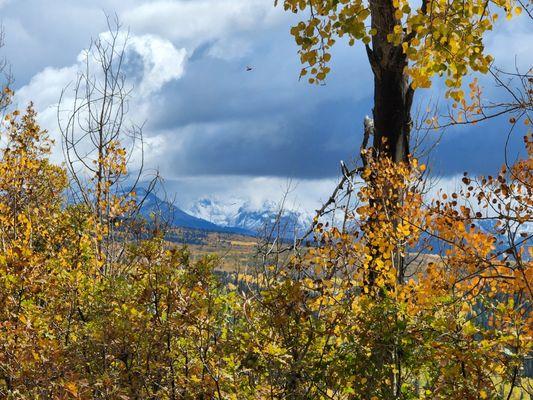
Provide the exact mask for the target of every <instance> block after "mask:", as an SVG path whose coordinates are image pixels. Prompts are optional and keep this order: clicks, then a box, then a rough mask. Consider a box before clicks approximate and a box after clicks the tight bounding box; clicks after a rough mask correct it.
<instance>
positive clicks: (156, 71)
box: [15, 33, 187, 161]
mask: <svg viewBox="0 0 533 400" xmlns="http://www.w3.org/2000/svg"><path fill="white" fill-rule="evenodd" d="M108 36H109V34H108V33H102V34H101V35H100V38H101V39H102V40H105V39H106V38H107V37H108ZM125 38H126V33H122V34H121V35H120V36H119V40H124V39H125ZM87 51H88V50H83V51H81V52H80V53H79V55H78V57H77V60H76V62H75V63H74V64H72V65H70V66H67V67H63V68H53V67H47V68H45V69H43V70H42V71H41V72H39V73H37V74H36V75H34V76H33V77H32V78H31V80H30V81H29V82H28V84H26V85H24V86H23V87H21V88H20V89H18V90H17V92H16V95H15V104H16V105H17V107H19V108H23V107H26V105H27V104H28V103H29V102H30V101H31V102H33V103H34V105H35V108H36V110H37V111H38V119H39V123H40V124H41V126H42V127H43V128H46V129H48V130H49V131H50V133H51V137H52V138H53V139H55V141H56V144H58V143H59V142H60V136H59V129H58V126H57V105H58V101H59V97H60V94H61V93H62V91H63V90H65V92H64V97H63V102H62V115H65V116H66V115H68V114H69V112H70V111H69V109H68V108H69V107H70V105H71V104H73V100H74V98H73V96H74V91H73V86H74V83H75V81H76V79H77V77H78V76H79V74H80V73H82V72H85V67H86V66H85V60H86V57H87ZM125 52H126V54H127V55H135V56H137V57H139V59H140V60H141V65H134V66H132V68H139V69H140V71H133V72H134V75H138V78H139V79H138V80H137V82H134V81H133V80H132V79H131V78H130V79H129V80H128V81H127V85H129V86H131V87H132V88H133V91H132V93H131V99H130V104H129V106H130V109H131V112H130V114H129V115H128V117H129V118H131V120H132V122H135V123H137V124H142V123H143V122H144V121H145V120H146V118H147V117H148V113H149V111H150V107H151V106H152V103H153V102H154V101H155V98H156V97H157V93H158V92H159V91H160V90H161V89H162V88H163V86H164V85H166V84H167V83H169V82H171V81H173V80H176V79H179V78H181V77H182V76H183V74H184V71H185V64H186V60H187V52H186V51H185V49H177V48H175V47H174V45H173V44H172V43H171V42H170V41H168V40H166V39H162V38H160V37H158V36H155V35H141V36H135V35H133V36H130V37H129V39H128V42H127V46H126V49H125ZM89 61H90V62H92V63H96V61H95V59H94V57H92V56H91V54H89ZM126 63H127V58H126ZM125 67H128V66H127V65H126V66H125ZM92 72H94V73H95V75H96V76H98V74H99V73H100V72H101V71H100V69H99V67H98V65H96V64H94V65H93V66H92ZM65 108H66V109H65ZM148 144H149V143H148ZM58 148H59V146H56V151H55V152H54V154H53V159H54V160H55V161H61V160H62V158H61V155H60V154H59V153H60V152H59V150H58Z"/></svg>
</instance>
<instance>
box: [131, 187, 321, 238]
mask: <svg viewBox="0 0 533 400" xmlns="http://www.w3.org/2000/svg"><path fill="white" fill-rule="evenodd" d="M137 198H138V199H143V198H144V201H143V203H142V206H141V210H140V213H141V215H142V216H144V217H146V218H150V217H152V216H154V215H156V216H158V217H159V218H161V219H163V220H164V221H166V222H168V223H169V224H170V225H171V226H172V227H176V228H190V229H199V230H204V231H211V232H226V233H236V234H241V235H248V236H258V235H265V234H270V235H272V236H282V237H283V238H293V237H294V236H295V235H298V234H300V233H302V232H304V231H305V230H306V229H307V227H308V226H309V224H310V221H311V218H310V217H309V216H307V215H305V214H304V213H301V212H297V211H293V210H284V211H283V212H282V213H280V211H279V207H278V205H277V204H276V203H274V202H265V203H263V204H262V205H260V207H253V206H251V204H250V203H249V202H247V201H246V200H243V199H231V200H226V201H222V200H218V199H217V200H215V199H209V198H202V199H200V200H198V201H197V202H195V203H193V204H192V205H191V206H190V207H188V208H187V211H185V210H183V209H181V208H179V207H178V206H176V205H175V204H174V202H172V201H169V200H164V199H162V198H161V197H159V196H158V195H157V194H155V193H146V191H145V190H143V189H140V190H137Z"/></svg>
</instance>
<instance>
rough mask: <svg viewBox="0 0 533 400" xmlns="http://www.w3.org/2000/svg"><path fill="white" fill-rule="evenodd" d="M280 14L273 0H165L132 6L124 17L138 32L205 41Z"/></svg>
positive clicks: (259, 24) (262, 22)
mask: <svg viewBox="0 0 533 400" xmlns="http://www.w3.org/2000/svg"><path fill="white" fill-rule="evenodd" d="M280 14H283V11H282V9H280V8H278V9H275V8H274V6H273V2H272V0H194V1H186V0H179V1H168V0H161V1H152V2H148V3H144V4H142V5H140V6H138V7H135V8H132V9H131V10H128V11H126V12H124V14H123V15H122V18H123V19H124V22H125V23H126V24H127V25H129V26H131V28H132V29H133V30H134V31H136V32H158V33H159V34H161V35H162V36H164V37H167V38H170V39H172V40H176V41H187V42H192V43H201V42H204V41H208V40H213V39H218V38H220V37H221V36H225V35H227V34H229V33H231V32H236V31H243V30H252V29H257V28H258V26H261V25H269V24H272V23H273V22H275V21H276V20H277V19H279V17H278V16H279V15H280Z"/></svg>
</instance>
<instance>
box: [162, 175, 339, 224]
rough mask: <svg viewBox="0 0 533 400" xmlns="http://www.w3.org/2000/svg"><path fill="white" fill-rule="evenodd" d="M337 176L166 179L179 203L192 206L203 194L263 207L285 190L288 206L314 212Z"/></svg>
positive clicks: (326, 195)
mask: <svg viewBox="0 0 533 400" xmlns="http://www.w3.org/2000/svg"><path fill="white" fill-rule="evenodd" d="M337 182H338V181H337V179H336V178H327V179H287V178H278V177H268V176H256V177H250V176H235V175H222V176H197V177H184V178H179V179H173V180H165V187H166V188H167V191H168V192H169V193H176V202H177V204H178V205H179V206H180V207H182V208H184V209H190V208H191V207H192V206H193V205H194V204H195V202H196V201H198V199H200V198H208V199H213V200H221V201H223V202H224V203H226V204H228V203H231V201H235V203H237V204H242V203H245V202H246V203H247V205H248V207H249V208H250V209H261V208H262V207H263V206H264V204H265V203H271V202H276V203H278V202H280V201H281V200H282V199H283V196H284V194H285V193H287V199H286V202H285V207H286V209H288V210H293V211H299V212H303V213H306V214H309V215H313V214H314V211H315V210H316V209H318V208H320V207H321V206H322V204H323V202H324V201H326V200H327V199H328V198H329V196H330V195H331V192H332V190H333V189H334V187H335V185H336V184H337Z"/></svg>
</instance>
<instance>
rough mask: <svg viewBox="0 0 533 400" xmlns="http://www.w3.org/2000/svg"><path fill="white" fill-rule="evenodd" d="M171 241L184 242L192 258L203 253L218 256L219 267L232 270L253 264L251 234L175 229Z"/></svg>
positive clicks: (255, 241)
mask: <svg viewBox="0 0 533 400" xmlns="http://www.w3.org/2000/svg"><path fill="white" fill-rule="evenodd" d="M171 237H172V239H173V240H172V241H173V242H175V243H183V244H186V245H187V247H188V248H189V249H190V250H191V254H192V256H193V258H199V257H202V256H205V255H217V256H218V257H220V266H219V269H220V270H223V271H227V272H233V271H236V270H239V269H243V268H246V267H247V266H250V265H252V264H253V261H254V256H255V254H256V249H257V239H256V238H254V237H251V236H245V235H238V234H233V233H224V232H207V231H200V230H193V229H182V228H179V229H175V230H173V232H172V235H171Z"/></svg>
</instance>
